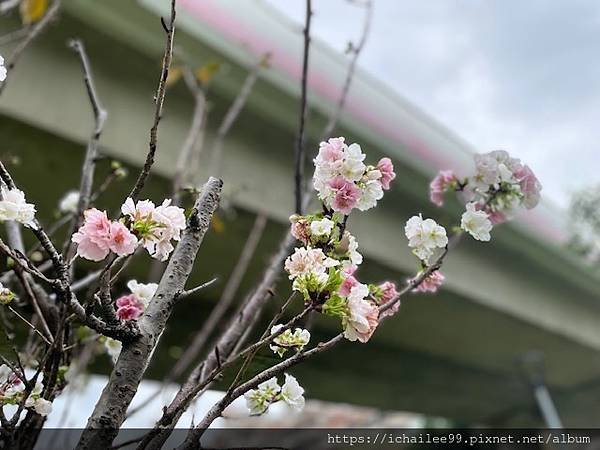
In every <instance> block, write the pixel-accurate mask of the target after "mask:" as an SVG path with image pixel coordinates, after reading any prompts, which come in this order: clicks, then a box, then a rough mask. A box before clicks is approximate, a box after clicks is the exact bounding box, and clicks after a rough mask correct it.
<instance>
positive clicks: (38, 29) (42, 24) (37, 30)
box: [0, 0, 60, 95]
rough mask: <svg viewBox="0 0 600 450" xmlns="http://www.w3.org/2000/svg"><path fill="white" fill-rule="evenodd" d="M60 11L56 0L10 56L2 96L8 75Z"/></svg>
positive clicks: (1, 90)
mask: <svg viewBox="0 0 600 450" xmlns="http://www.w3.org/2000/svg"><path fill="white" fill-rule="evenodd" d="M59 9H60V0H54V2H52V4H51V5H50V7H49V8H48V10H47V11H46V14H44V17H42V18H41V19H40V21H39V22H37V23H36V24H34V25H33V26H32V27H31V28H29V30H28V32H27V34H26V36H25V37H24V38H23V40H22V41H21V42H20V43H19V44H18V45H17V47H16V48H15V49H14V50H13V52H12V55H10V59H9V60H8V63H7V64H6V71H7V77H6V79H5V80H4V81H3V82H0V95H2V92H3V91H4V88H6V85H7V84H8V80H9V79H10V76H8V74H10V72H12V70H13V69H14V68H15V65H16V64H17V61H18V60H19V58H20V57H21V55H22V54H23V52H24V51H25V49H26V48H27V47H28V46H29V44H31V43H32V42H33V41H34V40H35V38H37V37H38V36H39V35H40V34H41V33H42V31H44V29H45V28H46V27H47V26H48V24H50V22H51V21H52V19H53V18H54V16H56V13H58V10H59Z"/></svg>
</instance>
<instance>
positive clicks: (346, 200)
mask: <svg viewBox="0 0 600 450" xmlns="http://www.w3.org/2000/svg"><path fill="white" fill-rule="evenodd" d="M328 185H329V188H330V190H331V195H332V197H333V200H332V201H331V205H330V206H331V208H332V209H333V210H334V211H338V212H341V213H342V214H346V215H348V214H350V212H351V211H352V209H354V207H355V206H356V204H357V203H358V200H359V198H360V194H361V192H360V189H359V188H358V187H357V186H356V184H354V183H353V182H351V181H348V180H346V179H345V178H344V177H342V176H339V175H338V176H337V177H335V178H333V179H332V180H330V181H329V183H328Z"/></svg>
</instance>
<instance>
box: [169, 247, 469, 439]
mask: <svg viewBox="0 0 600 450" xmlns="http://www.w3.org/2000/svg"><path fill="white" fill-rule="evenodd" d="M459 240H460V235H456V237H455V238H454V239H453V240H452V242H451V243H450V244H449V245H448V246H447V247H446V248H445V249H444V251H443V252H442V253H441V254H440V255H439V256H438V258H437V259H436V260H435V261H434V263H433V264H431V265H430V266H429V267H428V268H427V269H426V270H424V271H422V272H421V273H420V274H419V276H417V277H415V278H413V279H411V280H409V281H408V282H407V283H406V286H405V287H404V288H403V289H402V290H401V291H400V295H399V296H398V297H397V298H396V299H394V300H391V301H389V302H388V303H386V304H384V305H381V306H380V307H379V310H380V312H383V311H385V310H387V309H389V308H391V307H392V306H394V304H395V303H398V302H400V300H401V297H402V296H403V295H405V294H406V293H408V292H411V291H412V290H414V289H415V288H416V287H418V286H419V285H420V284H421V283H422V282H423V281H424V280H425V279H426V278H427V276H429V275H430V274H431V273H433V272H434V271H436V270H438V269H439V268H440V267H441V265H442V263H443V260H444V258H445V257H446V255H447V253H448V248H449V246H452V245H456V243H458V241H459ZM387 317H389V316H387ZM387 317H381V319H380V321H383V320H385V319H386V318H387ZM280 331H281V330H280ZM274 335H275V334H274ZM274 335H271V336H270V337H273V336H274ZM343 340H344V333H340V334H338V335H336V336H334V337H333V338H331V339H330V340H328V341H326V342H325V343H319V344H317V346H316V347H314V348H312V349H310V350H304V351H301V352H299V353H297V354H296V355H294V356H292V357H290V358H288V359H287V360H285V361H282V362H281V363H279V364H276V365H275V366H273V367H270V368H269V369H266V370H264V371H263V372H261V373H259V374H258V375H256V376H254V377H253V378H251V379H250V380H249V381H247V382H245V383H243V384H241V385H240V386H238V387H237V388H235V389H233V390H230V391H228V392H226V394H225V395H224V396H223V398H222V399H221V400H220V401H219V402H217V403H216V404H215V405H214V406H213V407H212V408H211V409H210V410H209V412H208V413H207V414H206V416H205V417H204V419H203V420H202V421H200V423H199V424H198V425H197V426H196V427H195V428H194V429H193V430H191V431H190V432H189V433H188V436H187V438H186V440H185V442H184V443H183V444H182V445H181V446H179V447H177V450H187V449H191V448H196V444H197V442H198V440H199V439H200V438H201V437H202V435H203V434H204V431H205V430H206V429H207V428H208V427H209V426H210V424H211V423H212V422H213V421H214V420H215V419H216V418H217V417H219V416H220V415H221V413H222V412H223V411H224V409H225V408H226V407H227V406H229V405H230V404H231V403H232V402H233V401H234V400H235V399H237V398H238V397H240V396H241V395H243V394H244V393H246V392H248V390H250V389H253V388H255V387H256V386H257V385H258V384H260V383H262V382H263V381H266V380H268V379H270V378H272V377H274V376H277V375H278V374H280V373H282V372H283V371H284V370H286V369H288V368H290V367H292V366H294V365H296V364H298V363H300V362H302V361H304V360H305V359H307V358H310V357H312V356H314V355H317V354H319V353H322V352H324V351H326V350H329V349H330V348H332V347H333V346H335V345H337V344H338V343H339V342H342V341H343Z"/></svg>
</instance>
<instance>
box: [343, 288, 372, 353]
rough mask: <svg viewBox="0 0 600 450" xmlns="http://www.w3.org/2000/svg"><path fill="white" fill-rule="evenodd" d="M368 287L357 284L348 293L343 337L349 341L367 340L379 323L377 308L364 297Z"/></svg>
mask: <svg viewBox="0 0 600 450" xmlns="http://www.w3.org/2000/svg"><path fill="white" fill-rule="evenodd" d="M368 294H369V288H368V287H367V286H366V285H364V284H360V283H359V284H358V285H357V286H354V287H353V288H352V289H351V290H350V295H348V315H347V317H346V318H345V319H344V322H343V326H344V337H345V338H346V339H348V340H350V341H356V340H359V341H360V342H363V343H364V342H367V341H368V340H369V339H371V336H372V335H373V333H374V332H375V329H376V328H377V325H379V308H378V307H377V305H376V304H375V303H373V302H371V301H369V300H365V297H366V296H367V295H368Z"/></svg>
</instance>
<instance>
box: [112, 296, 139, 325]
mask: <svg viewBox="0 0 600 450" xmlns="http://www.w3.org/2000/svg"><path fill="white" fill-rule="evenodd" d="M115 303H116V305H117V317H118V318H119V319H121V320H135V319H137V318H138V317H140V316H141V315H142V313H143V312H144V309H145V306H144V303H143V302H142V301H141V300H140V299H139V298H138V297H137V296H136V295H134V294H129V295H124V296H122V297H119V298H118V299H117V301H116V302H115Z"/></svg>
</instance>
